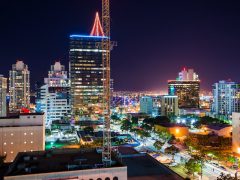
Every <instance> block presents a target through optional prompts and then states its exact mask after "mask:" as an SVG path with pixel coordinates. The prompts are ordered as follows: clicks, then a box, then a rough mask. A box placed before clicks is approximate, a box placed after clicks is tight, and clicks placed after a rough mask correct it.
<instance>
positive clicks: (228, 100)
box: [212, 81, 240, 118]
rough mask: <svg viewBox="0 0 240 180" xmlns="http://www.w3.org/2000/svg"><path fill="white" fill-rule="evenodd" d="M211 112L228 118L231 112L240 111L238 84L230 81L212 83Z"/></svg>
mask: <svg viewBox="0 0 240 180" xmlns="http://www.w3.org/2000/svg"><path fill="white" fill-rule="evenodd" d="M212 112H213V114H214V115H217V116H220V117H221V116H223V117H225V118H230V117H231V115H232V113H233V112H240V84H238V83H235V82H231V81H219V82H218V83H215V84H213V103H212Z"/></svg>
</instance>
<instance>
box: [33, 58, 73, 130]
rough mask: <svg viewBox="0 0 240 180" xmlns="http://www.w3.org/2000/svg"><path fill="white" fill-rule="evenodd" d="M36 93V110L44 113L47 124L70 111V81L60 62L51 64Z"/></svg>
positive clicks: (59, 118)
mask: <svg viewBox="0 0 240 180" xmlns="http://www.w3.org/2000/svg"><path fill="white" fill-rule="evenodd" d="M37 95H38V97H37V100H36V104H37V106H36V111H37V112H44V113H45V118H46V121H45V124H46V125H47V126H48V125H51V123H52V121H54V120H61V119H62V118H63V117H64V116H67V115H68V114H70V113H71V103H70V100H71V98H70V82H69V79H68V73H67V71H65V66H63V65H61V63H60V62H55V64H54V65H52V66H51V70H50V71H49V72H48V77H47V78H45V79H44V85H43V86H42V87H41V88H40V89H39V92H38V93H37Z"/></svg>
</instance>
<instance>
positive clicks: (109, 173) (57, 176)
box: [4, 167, 127, 180]
mask: <svg viewBox="0 0 240 180" xmlns="http://www.w3.org/2000/svg"><path fill="white" fill-rule="evenodd" d="M107 177H109V178H110V180H113V178H114V177H117V178H118V180H127V167H114V168H102V169H88V170H78V171H65V172H55V173H45V174H32V175H23V176H8V177H4V180H67V179H69V180H70V179H71V180H82V179H84V180H89V179H93V180H97V179H98V178H101V179H102V180H105V178H107Z"/></svg>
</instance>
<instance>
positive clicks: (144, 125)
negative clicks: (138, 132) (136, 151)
mask: <svg viewBox="0 0 240 180" xmlns="http://www.w3.org/2000/svg"><path fill="white" fill-rule="evenodd" d="M141 128H143V129H144V130H145V131H151V130H152V127H151V126H150V125H148V124H144V123H143V124H142V126H141Z"/></svg>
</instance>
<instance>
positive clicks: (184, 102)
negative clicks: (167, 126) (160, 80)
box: [168, 80, 200, 108]
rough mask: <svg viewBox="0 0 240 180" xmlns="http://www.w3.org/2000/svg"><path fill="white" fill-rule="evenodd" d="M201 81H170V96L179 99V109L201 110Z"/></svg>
mask: <svg viewBox="0 0 240 180" xmlns="http://www.w3.org/2000/svg"><path fill="white" fill-rule="evenodd" d="M199 93H200V81H199V80H196V81H181V80H170V81H168V94H169V95H171V96H177V97H178V106H179V108H199Z"/></svg>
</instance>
